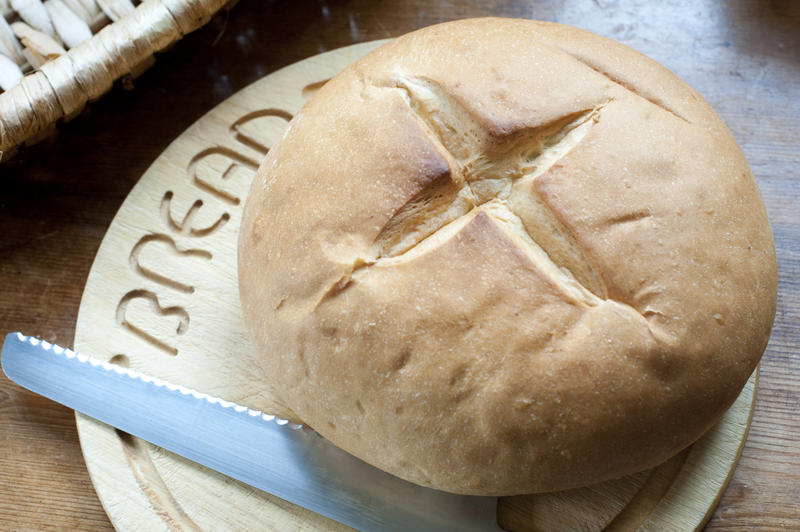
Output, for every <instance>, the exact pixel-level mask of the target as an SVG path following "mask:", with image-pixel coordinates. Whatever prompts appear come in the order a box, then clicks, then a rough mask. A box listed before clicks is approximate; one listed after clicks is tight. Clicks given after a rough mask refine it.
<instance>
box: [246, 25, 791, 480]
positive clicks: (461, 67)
mask: <svg viewBox="0 0 800 532" xmlns="http://www.w3.org/2000/svg"><path fill="white" fill-rule="evenodd" d="M776 277H777V274H776V262H775V255H774V247H773V241H772V236H771V232H770V229H769V225H768V222H767V218H766V214H765V210H764V207H763V204H762V201H761V198H760V195H759V192H758V189H757V187H756V184H755V181H754V179H753V176H752V174H751V172H750V170H749V168H748V165H747V162H746V161H745V159H744V157H743V155H742V153H741V151H740V150H739V148H738V147H737V145H736V143H735V141H734V140H733V138H732V136H731V134H730V133H729V132H728V130H727V129H726V127H725V126H724V124H723V123H722V122H721V120H720V119H719V117H718V116H717V115H716V114H715V113H714V111H713V110H712V109H711V107H710V106H709V105H708V104H707V103H706V102H705V101H704V100H703V99H702V98H701V97H700V96H699V95H698V94H697V93H696V92H695V91H693V90H692V89H691V88H690V87H688V86H687V85H686V84H685V83H683V82H682V81H681V80H680V79H678V78H677V77H676V76H674V75H673V74H672V73H670V72H669V71H667V70H666V69H664V68H663V67H661V66H659V65H658V64H656V63H654V62H653V61H651V60H649V59H647V58H646V57H644V56H642V55H640V54H638V53H637V52H634V51H633V50H631V49H629V48H627V47H625V46H623V45H621V44H618V43H616V42H613V41H610V40H608V39H605V38H602V37H599V36H597V35H594V34H591V33H588V32H586V31H582V30H578V29H575V28H571V27H567V26H562V25H558V24H549V23H540V22H533V21H521V20H503V19H477V20H465V21H460V22H453V23H448V24H443V25H439V26H434V27H430V28H427V29H424V30H421V31H418V32H414V33H411V34H409V35H406V36H404V37H401V38H399V39H397V40H395V41H393V42H392V43H390V44H388V45H386V46H383V47H382V48H380V49H378V50H376V51H375V52H373V53H371V54H369V55H368V56H366V57H364V58H363V59H362V60H359V61H358V62H356V63H355V64H353V65H352V66H351V67H349V68H347V69H346V70H345V71H344V72H342V73H341V74H340V75H339V76H337V77H335V78H334V79H332V80H331V81H330V82H328V83H327V84H326V85H325V86H324V87H323V88H322V89H321V90H320V91H319V93H318V94H317V95H316V96H315V97H314V98H313V99H312V100H311V101H310V102H309V103H308V104H307V105H306V107H305V108H303V110H302V111H301V112H300V113H299V114H298V115H297V116H296V117H295V119H294V120H293V121H292V123H291V125H290V127H289V129H288V131H287V132H286V135H285V136H284V138H283V139H282V140H281V141H280V142H279V143H278V145H277V146H275V147H274V148H273V149H272V151H271V152H270V153H269V155H268V156H267V158H266V161H265V162H264V163H263V164H262V166H261V168H260V170H259V173H258V174H257V177H256V179H255V181H254V183H253V185H252V188H251V191H250V195H249V197H248V200H247V204H246V207H245V214H244V219H243V222H242V230H241V234H240V247H239V285H240V292H241V299H242V304H243V307H244V313H245V318H246V321H247V325H248V329H249V331H250V334H251V336H252V338H253V340H254V343H255V346H256V348H257V349H258V350H259V352H260V353H261V356H262V360H263V378H264V380H265V383H266V384H268V385H269V386H271V387H272V388H274V391H275V392H276V393H277V394H278V395H279V396H280V397H282V398H283V399H284V400H285V401H286V402H287V404H289V405H290V406H291V407H292V408H293V410H294V411H295V413H296V414H297V415H298V416H299V417H300V418H301V419H302V420H304V421H305V422H306V423H308V424H309V425H310V426H312V427H313V428H315V429H316V430H317V431H319V432H320V433H321V434H322V435H323V436H325V437H326V438H328V439H329V440H330V441H332V442H333V443H335V444H336V445H338V446H340V447H342V448H344V449H345V450H347V451H349V452H351V453H353V454H354V455H356V456H358V457H360V458H362V459H364V460H366V461H367V462H370V463H372V464H374V465H376V466H377V467H380V468H382V469H384V470H386V471H388V472H390V473H393V474H395V475H398V476H400V477H403V478H405V479H408V480H410V481H412V482H416V483H419V484H423V485H426V486H432V487H434V488H438V489H443V490H448V491H453V492H459V493H472V494H495V495H502V494H515V493H532V492H540V491H549V490H558V489H564V488H570V487H576V486H580V485H586V484H590V483H594V482H598V481H602V480H605V479H610V478H614V477H619V476H622V475H626V474H629V473H633V472H635V471H638V470H642V469H645V468H648V467H652V466H655V465H657V464H658V463H660V462H662V461H664V460H665V459H666V458H668V457H669V456H671V455H673V454H675V453H677V452H678V451H679V450H681V449H682V448H684V447H686V446H687V445H689V444H690V443H691V442H693V441H694V440H695V439H697V438H698V437H699V436H700V435H702V433H703V432H705V431H706V430H707V429H708V428H709V427H710V426H711V425H712V424H713V423H714V422H715V421H716V420H717V419H718V418H719V417H720V416H721V415H722V413H723V412H724V411H725V409H727V408H728V406H729V405H730V404H731V403H732V402H733V400H734V399H735V398H736V396H737V394H738V393H739V391H740V389H741V387H742V386H743V385H744V383H745V382H746V380H747V378H748V377H749V375H750V373H751V372H752V371H753V369H754V368H755V366H756V364H757V363H758V360H759V357H760V356H761V353H762V352H763V350H764V348H765V346H766V343H767V339H768V337H769V331H770V327H771V324H772V319H773V316H774V311H775V299H776Z"/></svg>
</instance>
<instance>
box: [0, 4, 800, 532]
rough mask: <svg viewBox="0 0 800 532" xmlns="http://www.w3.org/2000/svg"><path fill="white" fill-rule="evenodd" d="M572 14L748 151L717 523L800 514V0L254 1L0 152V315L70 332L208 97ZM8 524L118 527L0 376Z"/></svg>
mask: <svg viewBox="0 0 800 532" xmlns="http://www.w3.org/2000/svg"><path fill="white" fill-rule="evenodd" d="M484 15H498V16H514V17H524V18H538V19H544V20H554V21H559V22H564V23H568V24H574V25H576V26H580V27H583V28H586V29H589V30H592V31H595V32H597V33H600V34H602V35H606V36H608V37H612V38H615V39H617V40H620V41H622V42H624V43H626V44H628V45H630V46H633V47H634V48H636V49H638V50H640V51H642V52H644V53H646V54H648V55H650V56H651V57H653V58H654V59H656V60H658V61H659V62H661V63H662V64H664V65H666V66H667V67H669V68H670V69H672V70H673V71H675V72H676V73H677V74H678V75H680V76H681V77H683V78H684V79H685V80H687V81H688V82H689V83H690V84H692V85H693V86H694V87H695V88H696V89H698V90H699V91H700V92H701V93H702V94H703V95H704V96H705V97H706V98H707V99H708V100H709V101H710V102H711V104H712V105H713V106H714V107H715V108H716V109H717V111H718V112H719V113H720V115H721V116H722V117H723V119H724V120H725V121H726V122H727V124H728V126H729V127H730V128H731V130H732V131H733V134H734V136H735V137H736V138H737V140H738V141H739V142H740V144H741V146H742V149H743V150H744V152H745V154H746V155H747V157H748V160H749V161H750V164H751V166H752V168H753V171H754V173H755V175H756V177H757V179H758V182H759V186H760V187H761V190H762V194H763V196H764V201H765V203H766V205H767V209H768V212H769V216H770V220H771V222H772V226H773V231H774V234H775V239H776V246H777V249H778V259H779V267H780V288H779V293H780V295H779V301H778V313H777V316H776V321H775V327H774V331H773V335H772V340H771V342H770V345H769V347H768V349H767V352H766V354H765V356H764V359H763V362H762V370H761V379H760V386H759V392H758V400H757V406H756V412H755V416H754V419H753V424H752V428H751V431H750V437H749V439H748V443H747V445H746V447H745V449H744V453H743V455H742V459H741V462H740V464H739V467H738V468H737V470H736V472H735V474H734V477H733V479H732V481H731V484H730V485H729V487H728V489H727V491H726V493H725V495H724V497H723V499H722V501H721V503H720V505H719V507H718V508H717V509H716V511H715V512H714V514H713V517H712V518H711V521H710V522H709V524H708V527H707V528H708V529H709V530H734V529H735V530H741V529H753V530H764V529H775V530H778V529H780V530H789V529H794V530H798V529H800V510H798V501H800V231H799V230H800V178H799V177H798V169H800V128H798V126H797V122H798V118H800V4H798V3H796V2H791V1H785V2H779V1H771V2H768V1H765V2H745V1H738V0H735V1H728V2H716V1H712V0H706V1H700V2H697V1H677V0H672V1H668V2H614V1H609V0H596V1H594V2H592V1H583V0H582V1H577V2H565V1H548V2H544V1H542V2H523V1H511V0H509V1H497V2H485V1H479V0H470V1H464V2H441V1H435V0H426V1H423V0H417V1H404V2H390V1H383V2H370V1H349V2H346V1H341V2H325V1H316V0H315V1H310V0H301V1H295V2H290V1H285V2H275V1H273V2H266V1H262V0H243V1H241V2H240V3H239V4H238V5H237V6H236V7H235V8H234V10H233V11H232V12H231V13H230V15H229V16H225V15H221V16H218V17H217V18H215V19H214V20H213V21H212V22H211V23H210V24H209V25H208V26H206V27H205V28H203V29H201V30H199V31H198V32H196V33H194V34H192V35H189V36H187V37H186V38H184V39H183V40H182V41H181V42H180V43H179V44H178V45H176V46H175V47H174V48H173V49H172V50H170V51H169V52H167V53H165V54H163V55H161V56H159V60H158V62H157V63H156V65H155V66H154V67H153V68H152V69H150V70H149V71H147V72H146V73H145V74H144V75H143V76H142V77H140V78H139V79H137V80H135V82H134V90H132V91H128V90H124V89H123V88H122V87H121V86H119V87H116V88H114V89H113V90H112V92H111V93H109V94H107V95H106V96H104V97H103V98H102V99H101V100H99V101H98V102H95V103H93V104H91V105H90V106H89V107H88V108H87V110H86V111H85V112H84V113H83V114H82V115H81V116H79V117H78V118H77V119H75V120H74V121H72V122H70V123H68V124H64V125H62V126H61V127H60V128H59V130H58V131H57V133H56V134H54V135H53V136H51V137H49V138H48V139H47V140H46V141H44V142H42V143H40V144H38V145H36V146H33V147H30V148H28V149H26V150H23V151H22V152H21V153H20V154H18V156H17V157H15V158H14V159H12V160H11V161H7V162H5V163H4V164H3V165H2V166H0V332H1V333H5V332H7V331H11V330H23V331H27V332H29V333H31V334H36V335H39V336H42V337H44V338H46V339H48V340H51V341H56V342H59V343H62V344H66V345H69V344H71V342H72V338H73V333H74V327H75V320H76V315H77V311H78V305H79V301H80V296H81V292H82V288H83V284H84V282H85V279H86V276H87V274H88V272H89V268H90V266H91V262H92V259H93V257H94V254H95V252H96V250H97V248H98V246H99V244H100V241H101V239H102V237H103V234H104V232H105V230H106V228H107V227H108V225H109V223H110V222H111V219H112V217H113V216H114V213H115V212H116V210H117V209H118V208H119V206H120V204H121V203H122V200H123V199H124V198H125V196H126V194H127V193H128V191H129V190H130V188H131V187H132V186H133V184H134V183H135V182H136V180H137V179H138V177H139V176H140V175H141V174H142V173H143V172H144V170H145V169H146V168H147V166H148V165H149V164H150V162H151V161H152V160H153V159H154V158H155V157H156V156H157V155H158V154H159V153H160V152H161V151H162V150H163V149H164V148H165V147H166V146H167V145H168V144H169V142H170V141H171V140H172V139H173V138H175V137H176V136H177V135H178V134H179V133H180V132H182V131H183V130H184V129H186V128H187V127H188V126H189V125H190V124H191V123H193V122H194V121H195V120H197V119H198V118H199V117H200V116H201V115H202V114H204V113H205V112H206V111H208V110H209V109H211V108H212V107H213V106H214V105H216V104H217V103H219V102H220V101H222V100H223V99H225V98H226V97H228V96H230V95H231V94H233V93H234V92H235V91H237V90H239V89H241V88H242V87H244V86H246V85H248V84H249V83H251V82H253V81H255V80H256V79H258V78H260V77H261V76H263V75H265V74H268V73H270V72H273V71H274V70H276V69H278V68H280V67H282V66H285V65H287V64H290V63H293V62H295V61H298V60H300V59H303V58H305V57H308V56H310V55H314V54H316V53H319V52H322V51H325V50H330V49H334V48H338V47H340V46H344V45H347V44H351V43H354V42H361V41H366V40H372V39H379V38H386V37H391V36H395V35H399V34H401V33H404V32H406V31H410V30H413V29H416V28H419V27H422V26H426V25H430V24H433V23H437V22H443V21H446V20H452V19H456V18H463V17H469V16H484ZM0 442H1V443H0V528H3V529H30V530H42V529H52V530H64V529H81V530H106V529H110V528H111V526H110V523H109V522H108V519H107V518H106V516H105V514H104V512H103V510H102V508H101V506H100V504H99V502H98V500H97V497H96V495H95V494H94V491H93V489H92V486H91V482H90V479H89V476H88V474H87V472H86V469H85V466H84V464H83V461H82V458H81V454H80V447H79V445H78V439H77V433H76V430H75V424H74V420H73V416H72V414H71V412H70V411H68V410H67V409H65V408H62V407H60V406H58V405H55V404H53V403H51V402H49V401H47V400H44V399H40V398H38V397H36V396H34V395H33V394H30V393H28V392H26V391H24V390H22V389H20V388H19V387H17V386H15V385H14V384H12V383H10V382H8V381H7V380H5V378H4V377H0Z"/></svg>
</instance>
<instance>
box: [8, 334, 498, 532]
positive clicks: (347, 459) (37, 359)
mask: <svg viewBox="0 0 800 532" xmlns="http://www.w3.org/2000/svg"><path fill="white" fill-rule="evenodd" d="M2 367H3V371H4V372H5V374H6V375H7V376H8V378H9V379H11V380H12V381H14V382H16V383H17V384H19V385H21V386H23V387H25V388H27V389H29V390H31V391H33V392H36V393H37V394H40V395H43V396H44V397H47V398H49V399H52V400H54V401H56V402H58V403H61V404H63V405H66V406H68V407H70V408H72V409H74V410H77V411H78V412H81V413H83V414H86V415H88V416H90V417H93V418H95V419H97V420H99V421H102V422H103V423H106V424H108V425H111V426H112V427H116V428H118V429H120V430H122V431H124V432H127V433H129V434H132V435H133V436H136V437H139V438H142V439H144V440H147V441H149V442H151V443H153V444H155V445H158V446H159V447H162V448H164V449H167V450H168V451H171V452H173V453H175V454H178V455H180V456H183V457H185V458H188V459H189V460H192V461H194V462H197V463H199V464H202V465H204V466H206V467H209V468H211V469H213V470H215V471H219V472H220V473H223V474H225V475H227V476H229V477H232V478H234V479H236V480H239V481H241V482H245V483H247V484H249V485H251V486H254V487H256V488H258V489H261V490H263V491H266V492H267V493H271V494H272V495H275V496H277V497H280V498H281V499H284V500H286V501H289V502H292V503H294V504H297V505H300V506H303V507H305V508H307V509H309V510H312V511H314V512H316V513H318V514H321V515H324V516H326V517H329V518H331V519H334V520H336V521H339V522H340V523H344V524H346V525H348V526H351V527H353V528H356V529H359V530H364V531H372V530H381V531H383V530H387V531H395V530H396V531H400V530H402V531H406V530H415V531H418V532H419V531H423V530H431V531H438V530H462V531H471V530H475V531H478V530H481V531H491V530H495V531H496V530H502V529H501V528H500V527H499V526H498V525H497V521H496V507H497V498H496V497H478V496H470V495H455V494H451V493H446V492H443V491H437V490H434V489H431V488H425V487H422V486H418V485H416V484H412V483H410V482H407V481H405V480H402V479H400V478H398V477H395V476H393V475H390V474H389V473H386V472H384V471H381V470H380V469H377V468H375V467H373V466H371V465H369V464H367V463H366V462H363V461H362V460H360V459H358V458H356V457H354V456H352V455H350V454H348V453H347V452H345V451H343V450H341V449H339V448H338V447H336V446H334V445H333V444H331V443H329V442H328V441H326V440H325V439H324V438H322V437H321V436H320V435H318V434H317V433H316V432H314V431H313V430H312V429H310V428H308V427H304V426H302V425H296V424H293V423H291V422H289V421H288V420H285V419H280V418H276V417H275V416H273V415H269V414H265V413H263V412H261V411H258V410H253V409H251V408H248V407H246V406H243V405H239V404H236V403H233V402H230V401H225V400H223V399H220V398H218V397H212V396H210V395H207V394H205V393H202V392H198V391H196V390H192V389H189V388H185V387H183V386H181V385H178V384H172V383H170V382H167V381H164V380H161V379H158V378H156V377H152V376H149V375H146V374H144V373H140V372H138V371H133V370H130V369H127V368H124V367H121V366H118V365H114V364H110V363H109V362H105V361H101V360H98V359H96V358H92V357H89V356H86V355H84V354H81V353H76V352H74V351H72V350H71V349H65V348H63V347H60V346H58V345H54V344H51V343H49V342H46V341H42V340H39V339H36V338H33V337H29V336H25V335H23V334H22V333H10V334H8V335H7V336H6V339H5V342H4V344H3V350H2ZM454 452H457V451H454Z"/></svg>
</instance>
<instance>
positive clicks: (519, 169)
mask: <svg viewBox="0 0 800 532" xmlns="http://www.w3.org/2000/svg"><path fill="white" fill-rule="evenodd" d="M392 87H394V88H396V89H400V90H401V91H402V93H403V95H404V97H405V99H406V101H407V102H408V104H409V106H410V107H411V109H412V110H413V111H414V113H415V115H416V117H417V118H418V120H419V122H420V127H421V128H422V129H423V131H425V132H426V134H427V135H428V136H429V137H430V140H431V142H432V143H434V145H436V146H437V149H438V150H439V152H440V153H441V154H442V156H443V157H444V158H445V159H446V160H447V162H448V164H449V166H450V172H449V173H448V175H444V176H442V177H440V178H438V179H436V180H434V181H433V182H431V183H430V184H429V185H428V186H427V187H426V188H425V189H424V190H422V191H421V192H420V193H418V194H417V195H416V196H415V197H414V198H412V199H411V200H410V201H409V202H407V203H406V204H405V205H404V206H403V207H402V208H401V209H400V210H399V211H398V212H396V213H395V214H394V216H393V217H392V219H391V220H390V221H389V223H387V224H386V226H385V227H384V228H383V230H382V231H381V233H380V235H379V236H378V238H377V239H376V242H375V247H374V248H373V249H374V252H375V258H376V259H389V260H391V258H392V257H398V258H399V257H400V256H402V255H404V254H406V253H407V252H409V251H410V250H412V249H413V248H415V247H416V246H417V245H419V244H421V243H423V242H424V241H425V240H426V239H428V238H430V237H431V236H432V235H434V234H436V233H438V232H440V231H442V230H444V229H445V227H447V226H448V225H450V224H453V223H455V222H457V221H458V220H459V219H463V218H464V217H466V216H471V215H475V214H476V210H477V211H480V212H482V213H485V214H486V215H487V216H489V217H490V218H491V219H492V220H494V221H495V222H496V223H498V224H501V225H503V226H504V227H505V228H506V229H511V231H513V232H514V233H515V234H516V235H518V236H519V237H520V238H521V241H522V242H524V245H525V246H526V248H527V249H526V251H527V252H528V253H530V254H531V255H532V256H533V257H535V260H536V262H537V264H538V265H539V266H540V267H541V268H542V269H543V270H545V271H546V273H547V274H548V275H551V276H556V277H558V284H562V285H568V286H573V287H575V288H576V290H570V292H572V295H575V293H577V294H579V297H578V299H580V300H581V301H583V302H585V303H588V304H593V303H596V302H598V301H599V300H600V298H603V299H605V298H606V297H607V294H606V288H605V285H604V283H603V281H602V279H601V278H600V276H599V275H598V274H597V272H596V271H595V269H594V268H593V267H592V265H591V262H590V261H589V260H588V258H587V257H586V255H585V253H584V252H583V249H582V248H581V246H580V245H579V243H578V241H577V239H576V238H575V236H574V235H573V234H572V232H571V231H570V230H569V229H568V228H567V227H566V226H565V224H564V223H563V221H562V220H561V219H559V217H558V215H557V213H556V212H554V211H553V210H552V209H551V208H550V207H549V206H548V205H547V204H546V203H545V202H544V201H543V200H542V198H541V197H540V195H539V194H538V193H537V191H536V188H535V186H534V182H535V180H536V178H537V177H538V176H541V175H542V174H544V173H545V172H547V170H548V169H550V168H551V167H552V166H553V165H554V164H555V163H556V162H558V161H559V160H560V159H561V158H562V157H564V156H565V155H566V154H567V153H568V152H569V151H570V150H571V149H572V148H574V147H575V146H576V145H577V144H578V143H579V142H580V141H581V139H583V137H584V136H586V134H587V133H588V131H589V129H590V128H591V127H592V126H593V125H594V124H595V123H596V122H597V121H598V120H599V117H600V111H601V109H602V106H598V107H593V108H590V109H584V110H581V111H578V112H576V113H573V114H570V115H567V116H564V117H562V118H560V119H558V120H556V121H553V122H551V123H549V124H545V125H542V126H537V127H534V128H523V129H522V130H519V131H515V132H512V133H508V134H497V133H492V132H491V131H488V130H487V129H486V128H484V127H481V126H480V124H478V122H477V121H476V120H475V119H474V118H473V117H472V116H471V115H470V114H469V112H468V111H467V109H465V107H464V106H463V105H461V104H460V103H459V102H458V101H457V99H456V98H454V97H453V96H452V95H450V94H447V93H446V92H445V91H444V90H442V88H441V87H440V86H438V85H437V84H436V83H434V82H432V81H430V80H427V79H420V78H409V77H402V78H397V79H395V80H394V82H393V84H392Z"/></svg>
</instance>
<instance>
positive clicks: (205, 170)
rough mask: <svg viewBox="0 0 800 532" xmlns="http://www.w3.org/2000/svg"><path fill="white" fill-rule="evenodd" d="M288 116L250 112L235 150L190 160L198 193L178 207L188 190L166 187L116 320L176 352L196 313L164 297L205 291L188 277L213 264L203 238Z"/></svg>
mask: <svg viewBox="0 0 800 532" xmlns="http://www.w3.org/2000/svg"><path fill="white" fill-rule="evenodd" d="M311 85H314V84H311ZM291 119H292V115H291V114H290V113H289V112H287V111H284V110H282V109H275V108H270V109H261V110H256V111H251V112H249V113H246V114H244V115H243V116H241V117H240V118H238V119H237V120H235V121H234V122H233V123H232V124H231V125H230V127H229V128H228V134H229V136H230V139H232V140H233V141H234V142H233V145H234V146H236V148H235V149H234V148H230V147H224V146H219V145H217V146H209V147H207V148H204V149H202V150H200V151H199V152H198V153H196V154H195V155H194V156H193V157H191V158H190V159H189V162H188V164H187V170H186V178H187V179H188V182H189V184H190V186H191V189H192V190H194V191H195V192H196V193H197V196H198V197H197V199H195V200H194V202H193V203H191V204H190V205H189V207H188V208H186V207H184V208H183V209H181V207H180V205H181V204H182V205H186V203H185V202H182V201H181V200H185V199H186V197H185V196H183V197H180V196H178V195H177V194H178V193H176V192H175V191H173V190H166V191H164V193H163V194H162V195H161V202H160V204H159V206H158V209H157V211H156V212H154V214H155V215H156V216H157V217H158V220H159V225H160V226H161V229H160V231H153V232H150V233H145V234H142V235H141V236H140V238H139V239H138V240H137V241H136V243H135V244H134V245H133V247H132V248H131V250H130V253H129V255H128V266H129V267H130V268H131V270H132V271H133V272H134V273H135V274H136V275H137V277H138V278H140V279H141V280H142V281H143V283H144V284H143V285H140V286H138V287H135V288H132V289H131V290H129V291H128V292H127V293H126V294H125V295H124V296H122V298H121V299H120V301H119V302H118V303H117V310H116V322H117V324H119V325H120V326H121V327H122V328H123V329H124V330H125V331H127V332H128V333H130V334H132V335H133V336H135V337H137V338H139V339H140V340H142V341H144V342H146V343H147V344H149V345H150V346H152V347H154V348H155V349H157V350H158V351H160V352H162V353H164V354H167V355H171V356H175V355H177V354H178V352H179V340H180V336H182V335H184V334H186V332H187V331H188V330H189V325H190V323H191V317H190V315H189V312H188V310H187V307H186V306H185V305H167V304H165V303H164V301H174V300H175V299H176V298H178V299H181V298H183V299H184V300H186V298H190V297H202V295H200V294H198V290H197V280H196V279H190V278H187V277H186V272H188V271H196V268H197V267H201V268H202V267H209V266H210V265H211V264H212V263H213V260H214V253H213V251H212V249H210V247H209V246H208V245H207V244H205V239H206V238H207V237H209V236H211V235H213V234H215V233H216V232H217V231H219V230H220V229H221V228H222V227H224V226H225V225H226V224H227V223H228V221H229V220H230V219H231V213H232V212H234V211H235V210H236V209H240V208H242V200H243V199H244V197H243V196H244V194H243V193H242V192H241V191H246V190H247V189H248V187H249V184H250V181H251V180H252V179H253V177H254V175H255V171H256V169H257V168H258V164H259V162H260V159H261V158H263V156H264V155H266V153H267V152H268V151H269V146H271V145H272V143H273V142H274V141H276V140H277V139H278V138H280V136H281V135H282V134H283V132H284V130H285V129H286V125H287V124H288V122H289V121H290V120H291ZM189 265H191V266H195V270H190V269H188V268H187V266H189Z"/></svg>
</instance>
